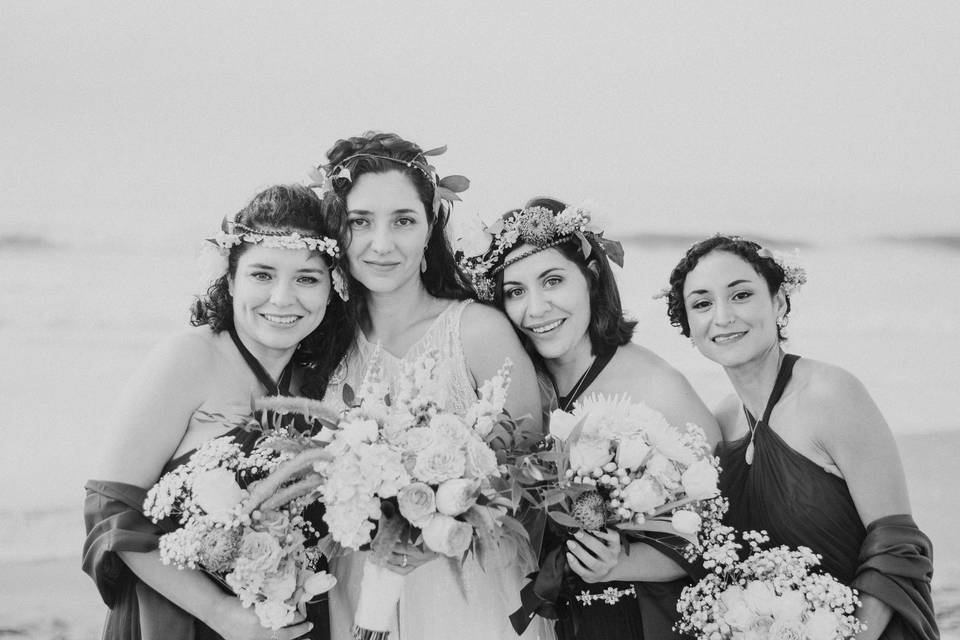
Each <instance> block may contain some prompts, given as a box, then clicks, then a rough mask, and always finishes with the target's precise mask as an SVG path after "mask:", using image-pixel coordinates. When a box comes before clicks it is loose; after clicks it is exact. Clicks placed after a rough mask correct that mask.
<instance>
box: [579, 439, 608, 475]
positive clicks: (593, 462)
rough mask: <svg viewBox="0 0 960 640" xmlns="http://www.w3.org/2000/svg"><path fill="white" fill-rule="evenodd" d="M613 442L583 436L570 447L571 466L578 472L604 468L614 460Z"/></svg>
mask: <svg viewBox="0 0 960 640" xmlns="http://www.w3.org/2000/svg"><path fill="white" fill-rule="evenodd" d="M610 444H611V441H610V440H607V439H606V438H593V437H589V436H584V435H581V436H580V438H579V439H578V440H577V441H576V442H575V443H574V444H572V445H571V446H570V466H571V467H572V468H573V469H577V470H589V469H596V468H597V467H602V466H603V465H605V464H607V463H608V462H610V461H611V460H612V459H613V454H612V453H610Z"/></svg>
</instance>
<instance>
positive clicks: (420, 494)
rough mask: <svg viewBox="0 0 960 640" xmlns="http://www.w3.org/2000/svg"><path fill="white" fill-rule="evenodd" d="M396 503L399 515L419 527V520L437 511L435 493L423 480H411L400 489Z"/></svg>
mask: <svg viewBox="0 0 960 640" xmlns="http://www.w3.org/2000/svg"><path fill="white" fill-rule="evenodd" d="M397 504H398V505H399V507H400V515H402V516H403V517H404V518H406V519H407V520H409V521H410V523H411V524H413V526H415V527H419V526H420V524H418V523H420V522H421V521H424V520H425V519H426V518H429V517H430V516H431V515H433V514H434V513H436V512H437V500H436V495H435V494H434V493H433V489H431V488H430V485H428V484H424V483H423V482H412V483H410V484H408V485H407V486H405V487H403V488H402V489H400V492H399V493H397Z"/></svg>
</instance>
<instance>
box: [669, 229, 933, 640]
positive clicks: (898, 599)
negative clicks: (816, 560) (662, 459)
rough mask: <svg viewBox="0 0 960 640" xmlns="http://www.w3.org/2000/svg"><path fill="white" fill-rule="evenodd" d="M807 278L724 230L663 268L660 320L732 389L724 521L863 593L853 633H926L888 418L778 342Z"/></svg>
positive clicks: (722, 411) (911, 530)
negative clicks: (758, 533) (803, 550)
mask: <svg viewBox="0 0 960 640" xmlns="http://www.w3.org/2000/svg"><path fill="white" fill-rule="evenodd" d="M805 280H806V277H805V274H804V273H803V271H802V269H800V268H799V267H796V266H791V265H789V264H787V263H786V262H785V261H784V260H783V259H778V258H777V257H776V256H775V255H774V254H772V253H771V252H770V251H768V250H764V249H762V248H761V247H760V246H759V245H757V244H756V243H754V242H750V241H748V240H744V239H741V238H737V237H727V236H715V237H713V238H709V239H707V240H704V241H702V242H699V243H697V244H695V245H694V246H693V247H691V248H690V249H689V250H688V251H687V254H686V255H685V256H684V258H683V259H682V260H681V261H680V263H679V264H678V265H677V266H676V268H674V270H673V273H672V274H671V276H670V288H669V290H668V294H667V299H668V313H669V316H670V320H671V323H672V324H673V325H675V326H677V327H680V329H681V331H682V333H683V335H685V336H688V337H689V338H690V339H691V340H692V341H693V343H694V345H696V347H697V349H698V350H699V351H700V352H701V353H702V354H703V355H704V356H705V357H707V358H709V359H710V360H713V361H714V362H716V363H718V364H720V365H721V366H722V367H723V368H724V371H725V372H726V374H727V376H728V377H729V378H730V382H731V383H732V384H733V387H734V390H735V391H736V395H735V396H732V397H730V398H729V399H728V400H727V401H725V402H724V403H723V404H722V405H721V406H720V408H719V409H718V412H717V417H718V419H719V422H720V427H721V429H722V431H723V439H724V442H723V445H722V446H721V449H720V457H721V465H722V467H723V471H722V473H721V476H720V485H721V489H722V490H723V492H724V495H726V497H727V498H728V499H729V500H730V510H729V512H728V514H727V521H728V524H730V525H731V526H733V527H735V528H737V529H741V530H747V529H755V530H760V529H765V530H766V531H767V532H768V533H769V534H770V539H771V543H772V544H775V545H778V544H786V545H789V546H792V547H797V546H799V545H804V546H807V547H810V548H811V549H813V551H815V552H816V553H818V554H820V555H821V556H822V557H823V560H822V565H821V566H822V568H823V569H824V570H825V571H827V572H828V573H830V574H832V575H833V576H834V577H836V578H837V579H838V580H840V581H841V582H843V583H845V584H848V585H851V586H853V587H855V588H857V589H858V590H859V591H860V599H861V600H862V602H863V604H862V606H861V607H860V609H859V610H858V612H857V616H858V617H859V618H860V620H861V621H862V622H865V623H866V625H867V629H866V630H865V631H863V632H862V633H861V634H859V635H858V636H857V637H858V638H861V639H867V638H891V639H893V638H896V639H900V638H916V639H921V638H922V639H930V638H936V637H938V632H937V626H936V621H935V620H934V615H933V606H932V602H931V597H930V579H931V577H932V573H933V566H932V563H931V558H932V549H931V546H930V540H929V539H928V538H927V537H926V536H925V535H924V534H923V533H922V532H921V531H920V530H919V529H918V528H917V526H916V524H914V522H913V518H912V517H911V516H910V502H909V500H908V497H907V487H906V482H905V480H904V475H903V468H902V466H901V464H900V457H899V454H898V453H897V446H896V443H895V442H894V440H893V436H892V435H891V433H890V429H889V427H888V426H887V424H886V422H885V421H884V419H883V416H882V415H880V412H879V411H878V410H877V407H876V405H875V404H874V403H873V400H872V399H871V398H870V396H869V395H868V394H867V391H866V390H865V389H864V388H863V385H862V384H861V383H860V381H859V380H857V379H856V378H855V377H853V376H852V375H851V374H849V373H847V372H846V371H844V370H843V369H840V368H839V367H836V366H833V365H830V364H826V363H823V362H817V361H814V360H809V359H806V358H803V359H801V358H799V357H798V356H795V355H789V354H786V353H784V351H783V349H782V348H781V342H782V340H783V339H784V338H783V332H782V330H783V327H785V326H786V324H787V317H788V314H789V312H790V294H791V293H792V291H793V290H794V289H795V288H796V287H797V286H799V285H800V284H802V283H803V282H804V281H805Z"/></svg>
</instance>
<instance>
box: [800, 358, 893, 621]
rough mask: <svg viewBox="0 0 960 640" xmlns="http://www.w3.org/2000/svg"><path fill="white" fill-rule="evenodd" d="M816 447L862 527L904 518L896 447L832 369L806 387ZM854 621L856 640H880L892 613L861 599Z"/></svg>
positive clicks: (861, 396)
mask: <svg viewBox="0 0 960 640" xmlns="http://www.w3.org/2000/svg"><path fill="white" fill-rule="evenodd" d="M809 394H810V395H809V397H808V399H807V400H806V401H805V402H804V406H807V404H808V403H809V404H810V406H811V407H816V408H815V409H812V411H813V412H814V414H813V415H811V416H810V419H811V420H812V422H811V423H810V424H812V425H818V427H815V428H817V431H816V432H815V439H816V444H817V445H818V446H820V447H821V448H822V449H823V451H824V452H825V453H826V454H827V455H828V456H829V457H830V459H831V460H833V462H834V464H835V465H836V466H837V468H838V469H839V470H840V473H841V474H842V475H843V478H844V480H846V482H847V487H848V488H849V490H850V495H851V496H852V497H853V502H854V504H855V505H856V507H857V512H858V513H859V514H860V520H861V521H862V522H863V524H864V526H866V525H868V524H870V523H871V522H874V521H875V520H877V519H878V518H882V517H884V516H889V515H895V514H909V513H910V500H909V497H908V495H907V483H906V479H905V477H904V473H903V465H902V463H901V462H900V454H899V451H898V450H897V444H896V442H895V441H894V439H893V434H892V433H891V431H890V427H889V426H888V425H887V423H886V421H885V420H884V419H883V416H882V415H881V413H880V410H879V409H878V408H877V406H876V404H875V403H874V402H873V399H872V398H871V397H870V394H869V393H868V392H867V390H866V389H865V388H864V386H863V384H861V382H860V381H859V380H858V379H857V378H856V377H854V376H853V375H851V374H850V373H848V372H846V371H844V370H842V369H840V368H838V367H829V366H828V367H825V368H824V369H823V370H822V371H821V372H820V375H818V376H817V378H816V379H814V380H812V381H811V383H810V386H809ZM860 600H861V601H862V603H863V604H862V606H861V607H860V609H859V610H858V611H857V617H858V618H859V619H860V620H861V621H862V622H864V623H866V625H867V629H866V630H865V631H863V632H862V633H860V634H859V635H857V638H859V639H860V640H873V639H874V638H878V637H880V635H881V634H882V633H883V631H884V629H885V628H886V626H887V624H888V623H889V622H890V618H891V616H892V609H891V608H890V607H889V606H888V605H886V604H885V603H883V602H882V601H880V600H878V599H877V598H875V597H873V596H871V595H869V594H861V596H860Z"/></svg>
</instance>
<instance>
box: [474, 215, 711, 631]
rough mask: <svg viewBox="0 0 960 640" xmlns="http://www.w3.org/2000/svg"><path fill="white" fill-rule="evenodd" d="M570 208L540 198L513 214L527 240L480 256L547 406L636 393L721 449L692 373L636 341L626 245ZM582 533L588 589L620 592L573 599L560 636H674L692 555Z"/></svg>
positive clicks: (571, 547)
mask: <svg viewBox="0 0 960 640" xmlns="http://www.w3.org/2000/svg"><path fill="white" fill-rule="evenodd" d="M565 209H567V205H565V204H564V203H562V202H560V201H558V200H554V199H550V198H537V199H534V200H531V201H529V202H528V203H527V204H526V206H525V207H524V208H523V209H517V210H514V211H510V212H508V213H506V214H505V215H504V216H503V218H504V219H505V220H506V219H509V218H514V219H515V220H519V229H520V235H519V237H517V238H515V239H513V240H512V241H511V239H510V238H507V237H506V233H504V234H503V235H502V236H501V237H498V238H495V239H494V243H493V245H492V246H493V247H494V249H493V251H492V253H487V254H485V255H481V256H480V257H479V258H478V259H479V260H480V261H484V257H486V258H487V259H488V260H489V262H487V269H486V270H485V271H484V273H485V274H486V276H485V277H481V278H478V281H479V282H481V283H482V284H479V285H478V289H480V290H484V289H486V290H487V291H488V293H490V294H492V295H491V297H492V302H493V303H494V304H495V305H496V306H497V307H498V308H500V309H503V310H504V311H505V313H506V314H507V317H509V318H510V321H511V322H512V323H513V325H514V328H515V329H516V331H517V333H518V334H519V336H520V339H521V341H522V342H523V344H524V346H525V348H526V349H527V352H528V353H529V354H530V355H531V357H532V358H533V360H534V362H535V363H536V364H537V366H538V369H539V371H540V373H541V377H542V379H543V380H544V381H545V382H546V384H545V385H543V386H544V396H545V397H544V400H545V403H544V404H545V405H547V407H548V408H556V407H558V406H559V408H561V409H563V410H565V411H566V410H570V409H571V408H572V407H573V405H574V403H575V402H576V401H577V399H578V398H581V397H585V396H586V395H589V394H602V395H608V396H609V395H622V394H625V395H627V396H628V397H629V398H630V400H631V401H633V402H638V403H643V404H646V405H647V406H649V407H651V408H653V409H656V410H658V411H660V412H661V413H662V414H663V415H664V416H665V417H666V418H667V420H668V421H669V422H670V424H673V425H678V426H679V427H680V428H684V426H685V425H687V424H688V423H693V424H697V425H699V426H700V427H702V428H703V429H704V431H705V432H706V434H707V438H708V441H709V442H710V444H711V446H712V445H713V444H715V443H716V442H717V441H718V440H719V437H720V432H719V429H718V428H717V424H716V421H715V420H714V419H713V416H712V415H711V414H710V412H709V411H708V410H707V408H706V406H704V404H703V402H702V401H701V400H700V398H699V397H698V396H697V394H696V392H695V391H694V390H693V388H692V387H691V386H690V384H689V383H688V382H687V380H686V379H685V378H684V377H683V375H681V374H680V373H679V372H678V371H676V370H675V369H674V368H672V367H671V366H670V365H669V364H667V363H666V362H664V361H663V360H662V359H660V358H659V357H658V356H657V355H656V354H654V353H653V352H651V351H650V350H649V349H646V348H644V347H642V346H640V345H638V344H634V343H632V342H631V341H630V339H631V337H632V336H633V331H634V327H635V326H636V322H635V321H629V320H627V319H625V318H624V316H623V310H622V307H621V304H620V293H619V291H618V289H617V284H616V281H615V280H614V276H613V271H612V269H611V267H610V261H609V259H608V256H607V252H608V251H609V252H610V255H611V256H613V257H614V258H615V259H617V260H620V259H621V258H622V250H621V249H620V247H619V243H612V242H611V241H609V240H607V239H605V238H602V235H601V233H602V232H601V231H600V230H599V229H594V228H592V225H591V223H590V221H589V215H590V212H589V211H586V210H583V209H581V213H582V215H584V216H586V218H587V220H586V222H585V226H586V228H587V229H591V230H588V231H585V232H583V233H581V234H580V235H579V236H578V235H576V234H573V233H570V232H569V231H568V230H564V229H563V228H561V227H559V226H557V223H556V220H557V216H558V214H561V213H562V212H564V210H565ZM585 243H586V245H588V246H589V251H585V250H584V246H586V245H585ZM497 246H500V249H497V248H496V247H497ZM585 253H586V255H585ZM575 538H576V540H575V541H569V542H567V543H566V545H567V554H566V559H567V562H568V564H569V566H570V567H571V568H572V569H573V571H574V572H575V573H576V574H577V575H578V576H580V578H581V579H582V581H583V582H584V583H586V584H585V585H582V587H577V591H578V592H579V591H580V590H581V589H582V590H585V591H589V592H591V593H602V592H604V591H606V590H608V589H611V588H612V589H616V590H617V592H618V593H619V594H620V599H619V601H618V602H616V603H608V602H603V601H601V600H594V601H593V602H592V603H589V602H588V603H586V604H584V603H583V602H582V601H581V600H578V599H576V598H573V599H571V600H570V602H569V606H568V615H566V616H563V617H561V619H560V620H559V621H558V623H557V625H556V629H557V635H558V636H559V637H560V638H563V639H573V638H576V639H596V640H601V639H605V638H623V639H629V638H647V639H648V640H659V639H661V638H670V637H674V634H673V631H672V629H671V627H672V625H673V622H674V621H675V620H676V617H677V611H676V603H677V599H678V598H679V596H680V591H681V590H682V588H683V587H684V586H685V585H686V584H688V579H687V574H686V571H685V568H684V567H685V564H684V563H683V560H682V557H681V556H680V554H677V553H675V552H674V550H673V549H670V548H668V547H664V546H660V545H655V543H650V544H648V543H643V542H637V543H633V544H632V545H631V549H630V553H629V554H626V549H622V548H621V545H620V538H619V536H618V534H616V533H615V532H597V533H594V534H592V535H591V534H587V533H585V532H582V531H581V532H579V533H577V534H575ZM559 543H560V541H554V544H559ZM548 546H549V545H548ZM631 583H632V584H631ZM633 594H635V595H633ZM527 613H528V614H529V613H530V612H529V611H528V612H527Z"/></svg>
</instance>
